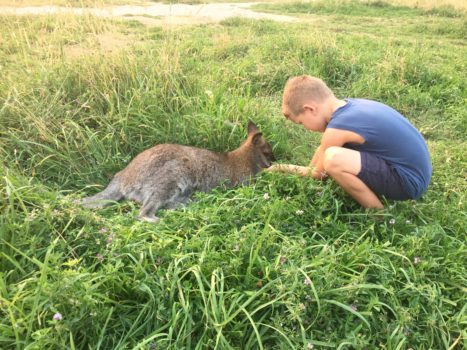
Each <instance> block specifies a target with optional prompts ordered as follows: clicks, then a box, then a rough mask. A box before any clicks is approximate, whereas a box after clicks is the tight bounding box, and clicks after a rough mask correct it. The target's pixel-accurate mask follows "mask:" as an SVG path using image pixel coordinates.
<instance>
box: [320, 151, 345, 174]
mask: <svg viewBox="0 0 467 350" xmlns="http://www.w3.org/2000/svg"><path fill="white" fill-rule="evenodd" d="M342 153H343V152H342V147H336V146H332V147H329V148H327V149H326V151H324V162H323V166H324V170H325V171H326V172H327V173H330V174H332V173H333V172H336V171H339V169H340V168H341V164H342Z"/></svg>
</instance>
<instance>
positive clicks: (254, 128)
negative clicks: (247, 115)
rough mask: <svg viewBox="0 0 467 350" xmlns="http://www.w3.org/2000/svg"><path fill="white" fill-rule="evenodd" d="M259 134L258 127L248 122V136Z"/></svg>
mask: <svg viewBox="0 0 467 350" xmlns="http://www.w3.org/2000/svg"><path fill="white" fill-rule="evenodd" d="M257 132H259V129H258V127H257V126H256V125H255V123H253V122H252V121H251V120H249V121H248V134H254V133H257Z"/></svg>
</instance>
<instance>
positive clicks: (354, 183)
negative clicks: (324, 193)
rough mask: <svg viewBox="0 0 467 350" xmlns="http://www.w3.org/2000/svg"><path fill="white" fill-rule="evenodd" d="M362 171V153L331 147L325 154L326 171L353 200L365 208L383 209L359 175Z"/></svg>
mask: <svg viewBox="0 0 467 350" xmlns="http://www.w3.org/2000/svg"><path fill="white" fill-rule="evenodd" d="M361 169H362V161H361V157H360V152H358V151H354V150H351V149H348V148H344V147H329V148H328V149H326V151H325V153H324V170H325V171H326V172H327V173H328V175H329V176H331V177H332V178H333V179H334V180H335V181H336V182H337V183H338V184H339V185H340V186H341V187H342V188H343V189H344V191H345V192H347V193H348V194H349V195H350V196H352V198H353V199H355V200H356V201H357V202H358V203H360V204H361V205H362V206H363V207H365V208H378V209H383V208H384V206H383V204H382V203H381V201H380V200H379V198H378V197H377V196H376V194H375V193H374V192H373V191H372V190H371V189H370V188H369V187H368V186H367V185H366V184H365V183H364V182H363V181H362V180H360V179H359V178H358V177H357V175H358V173H359V172H360V170H361Z"/></svg>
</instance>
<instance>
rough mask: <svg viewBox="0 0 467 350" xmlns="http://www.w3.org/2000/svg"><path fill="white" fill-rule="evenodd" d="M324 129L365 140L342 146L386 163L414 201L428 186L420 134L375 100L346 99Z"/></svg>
mask: <svg viewBox="0 0 467 350" xmlns="http://www.w3.org/2000/svg"><path fill="white" fill-rule="evenodd" d="M346 101H347V104H346V105H344V106H342V107H340V108H338V109H337V110H336V111H335V112H334V113H333V115H332V117H331V120H330V121H329V124H328V125H327V128H333V129H342V130H349V131H353V132H355V133H357V134H359V135H360V136H362V137H363V138H364V139H365V142H364V143H363V144H361V145H359V144H355V143H352V144H345V145H344V147H346V148H351V149H354V150H356V151H359V152H368V153H370V154H373V155H375V156H378V157H380V158H382V159H384V160H386V161H387V162H388V163H389V164H390V165H391V166H393V167H394V169H395V170H396V171H397V173H398V174H399V175H400V177H401V179H402V181H403V183H404V187H405V189H406V192H407V194H408V195H409V196H410V197H411V198H413V199H417V198H420V196H421V195H422V194H423V193H424V192H425V191H426V189H427V187H428V184H429V183H430V178H431V173H432V168H431V162H430V155H429V153H428V148H427V146H426V143H425V140H424V139H423V137H422V135H421V134H420V133H419V132H418V131H417V129H415V127H414V126H413V125H412V124H410V122H409V121H408V120H407V119H406V118H404V117H403V116H402V115H401V114H400V113H399V112H397V111H396V110H394V109H393V108H391V107H389V106H386V105H385V104H383V103H379V102H376V101H371V100H365V99H356V98H347V99H346Z"/></svg>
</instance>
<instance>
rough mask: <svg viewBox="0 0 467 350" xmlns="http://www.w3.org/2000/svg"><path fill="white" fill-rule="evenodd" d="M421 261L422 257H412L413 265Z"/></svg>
mask: <svg viewBox="0 0 467 350" xmlns="http://www.w3.org/2000/svg"><path fill="white" fill-rule="evenodd" d="M421 262H422V259H420V258H419V257H418V256H416V257H415V258H413V263H414V264H415V265H418V264H420V263H421Z"/></svg>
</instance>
